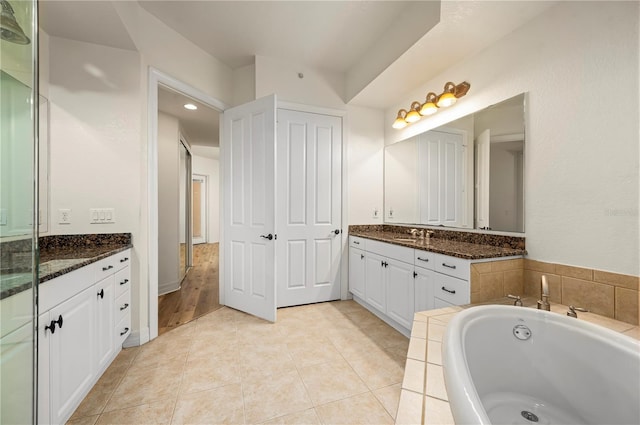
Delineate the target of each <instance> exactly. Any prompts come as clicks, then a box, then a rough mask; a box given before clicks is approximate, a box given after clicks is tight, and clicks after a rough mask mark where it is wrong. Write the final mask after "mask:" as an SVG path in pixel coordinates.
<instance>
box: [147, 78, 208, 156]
mask: <svg viewBox="0 0 640 425" xmlns="http://www.w3.org/2000/svg"><path fill="white" fill-rule="evenodd" d="M187 103H192V104H194V105H196V106H197V107H198V109H196V110H195V111H192V110H189V109H186V108H185V107H184V105H185V104H187ZM158 110H159V111H161V112H164V113H167V114H169V115H173V116H174V117H176V118H178V121H179V122H180V126H181V127H182V130H183V132H184V133H185V135H186V138H187V141H188V142H189V144H190V145H191V146H208V147H219V146H220V141H219V133H220V113H218V111H216V110H215V109H212V108H210V107H209V106H207V105H205V104H204V103H200V102H198V101H197V100H194V99H191V98H190V97H187V96H185V95H183V94H181V93H178V92H175V91H173V90H171V89H168V88H165V87H163V86H159V87H158Z"/></svg>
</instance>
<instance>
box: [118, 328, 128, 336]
mask: <svg viewBox="0 0 640 425" xmlns="http://www.w3.org/2000/svg"><path fill="white" fill-rule="evenodd" d="M127 332H129V328H124V330H123V331H122V332H120V336H122V335H124V334H126V333H127Z"/></svg>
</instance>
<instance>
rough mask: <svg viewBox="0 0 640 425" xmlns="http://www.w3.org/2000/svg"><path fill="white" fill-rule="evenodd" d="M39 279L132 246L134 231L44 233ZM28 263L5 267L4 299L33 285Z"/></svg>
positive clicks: (0, 296) (1, 292)
mask: <svg viewBox="0 0 640 425" xmlns="http://www.w3.org/2000/svg"><path fill="white" fill-rule="evenodd" d="M39 245H40V262H39V279H38V280H39V282H40V284H43V283H45V282H47V281H49V280H51V279H54V278H56V277H59V276H62V275H64V274H67V273H70V272H72V271H74V270H77V269H79V268H81V267H84V266H87V265H89V264H91V263H95V262H96V261H100V260H102V259H103V258H107V257H110V256H112V255H114V254H117V253H118V252H122V251H125V250H127V249H129V248H132V247H133V245H132V244H131V234H130V233H117V234H101V235H60V236H44V237H41V238H40V239H39ZM28 269H29V267H28V266H25V267H24V268H23V269H22V270H20V267H17V268H15V269H7V270H3V271H2V287H0V300H2V299H4V298H7V297H10V296H12V295H15V294H18V293H20V292H23V291H26V290H28V289H30V288H31V287H32V286H33V285H32V273H31V272H30V271H28Z"/></svg>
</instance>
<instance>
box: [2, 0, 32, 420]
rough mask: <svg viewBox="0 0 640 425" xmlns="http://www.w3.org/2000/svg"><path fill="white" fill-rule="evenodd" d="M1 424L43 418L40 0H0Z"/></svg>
mask: <svg viewBox="0 0 640 425" xmlns="http://www.w3.org/2000/svg"><path fill="white" fill-rule="evenodd" d="M0 6H1V7H2V21H0V25H1V26H2V28H1V32H0V35H1V40H0V423H2V424H32V423H35V421H36V414H35V410H36V409H35V405H36V403H35V399H36V397H35V394H36V391H35V388H36V381H37V374H36V358H37V356H36V350H35V347H36V345H37V343H36V332H35V330H36V324H37V320H36V318H37V308H36V303H35V300H36V292H37V284H36V282H37V277H38V275H37V266H36V264H37V262H36V261H37V260H36V259H37V226H36V225H34V223H37V219H36V216H37V211H38V208H37V197H36V195H35V189H36V187H37V184H36V183H37V171H36V164H37V154H36V152H37V151H36V149H35V146H36V135H35V134H36V133H35V131H34V129H35V128H36V124H35V123H37V116H38V115H37V113H38V106H37V104H38V102H37V99H38V96H37V92H38V89H37V81H36V78H37V72H36V70H37V60H36V56H37V48H36V45H37V34H36V30H35V29H36V28H37V23H36V17H37V13H36V7H37V4H36V2H35V1H24V0H20V1H18V0H15V1H6V0H5V1H0Z"/></svg>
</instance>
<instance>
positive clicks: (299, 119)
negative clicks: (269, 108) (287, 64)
mask: <svg viewBox="0 0 640 425" xmlns="http://www.w3.org/2000/svg"><path fill="white" fill-rule="evenodd" d="M276 145H277V151H276V158H277V167H276V193H277V201H276V212H277V214H276V229H277V233H278V240H277V241H276V252H277V255H276V276H277V286H278V296H277V300H278V307H287V306H291V305H301V304H309V303H315V302H322V301H331V300H337V299H339V298H340V258H341V257H342V236H341V232H342V217H341V214H342V119H341V118H340V117H334V116H329V115H320V114H312V113H308V112H300V111H291V110H287V109H278V138H277V142H276Z"/></svg>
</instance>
